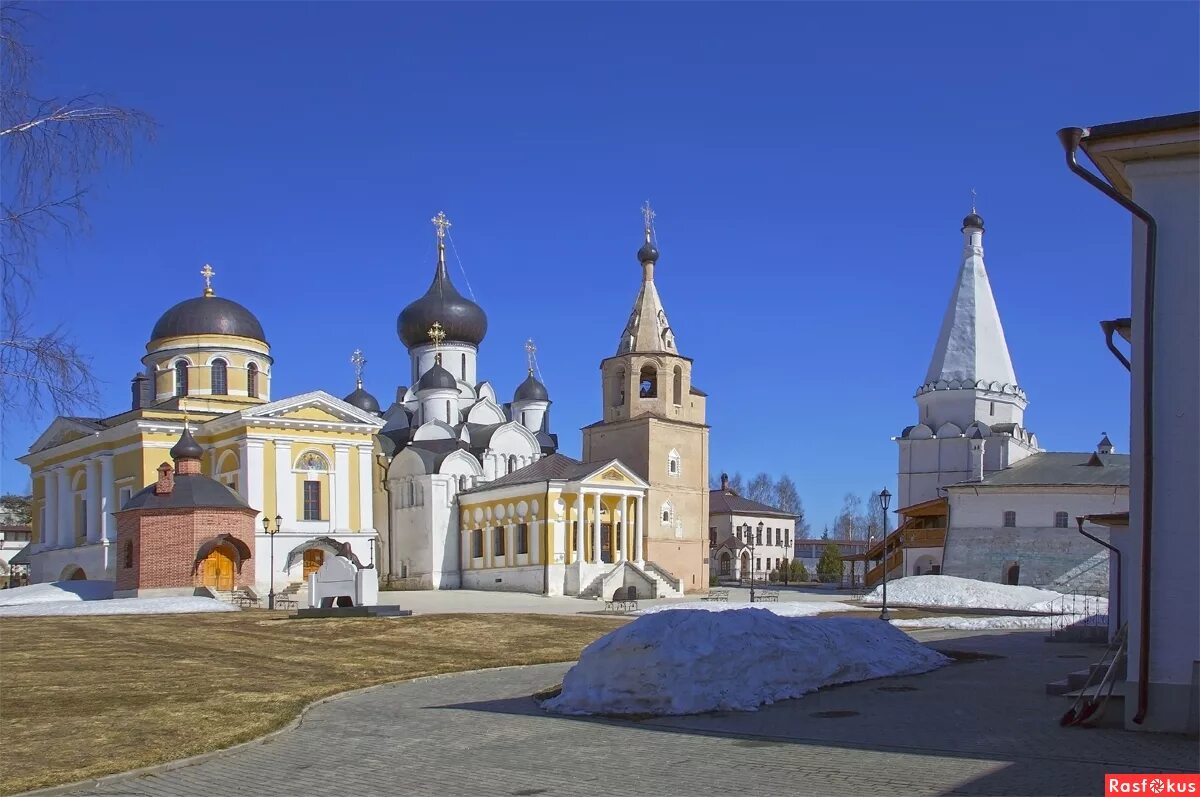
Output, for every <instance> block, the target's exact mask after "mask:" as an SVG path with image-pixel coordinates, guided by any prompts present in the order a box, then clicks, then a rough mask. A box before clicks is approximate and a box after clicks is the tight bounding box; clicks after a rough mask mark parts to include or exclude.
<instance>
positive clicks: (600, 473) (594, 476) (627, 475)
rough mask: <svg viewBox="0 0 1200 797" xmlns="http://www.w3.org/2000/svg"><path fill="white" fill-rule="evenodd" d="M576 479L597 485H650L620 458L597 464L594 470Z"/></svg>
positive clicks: (643, 486)
mask: <svg viewBox="0 0 1200 797" xmlns="http://www.w3.org/2000/svg"><path fill="white" fill-rule="evenodd" d="M578 481H580V482H583V483H585V484H588V485H591V486H597V487H604V486H608V487H641V488H646V487H649V486H650V485H648V484H647V483H646V482H645V481H643V480H642V479H641V478H640V477H639V476H638V475H637V474H636V473H634V472H633V471H632V470H630V469H629V468H628V467H626V466H625V465H624V464H623V463H622V462H621V461H620V460H616V459H614V460H610V461H608V462H605V463H600V464H597V466H596V470H594V471H592V472H591V473H589V474H587V475H586V476H584V477H582V478H580V479H578Z"/></svg>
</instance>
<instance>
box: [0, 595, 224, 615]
mask: <svg viewBox="0 0 1200 797" xmlns="http://www.w3.org/2000/svg"><path fill="white" fill-rule="evenodd" d="M236 611H238V609H237V607H236V606H231V605H229V604H228V603H222V602H221V601H219V600H214V599H213V598H198V597H193V596H190V595H189V596H186V597H180V598H116V599H112V600H95V601H79V600H73V601H62V600H60V601H39V602H37V603H24V604H15V605H8V606H0V617H59V616H64V615H72V616H82V615H98V614H194V613H197V612H236Z"/></svg>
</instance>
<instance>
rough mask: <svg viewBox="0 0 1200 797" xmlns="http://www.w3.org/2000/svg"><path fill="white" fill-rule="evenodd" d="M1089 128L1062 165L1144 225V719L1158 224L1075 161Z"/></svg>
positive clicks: (1144, 705)
mask: <svg viewBox="0 0 1200 797" xmlns="http://www.w3.org/2000/svg"><path fill="white" fill-rule="evenodd" d="M1087 135H1088V131H1087V130H1086V129H1084V128H1079V127H1064V128H1063V129H1062V130H1059V131H1058V140H1059V142H1060V143H1061V144H1062V147H1063V151H1064V152H1065V153H1066V157H1067V168H1069V169H1070V170H1071V171H1072V172H1074V173H1075V174H1077V175H1079V176H1080V177H1082V178H1083V179H1084V180H1085V181H1086V182H1087V183H1089V184H1090V185H1092V186H1093V187H1095V188H1096V189H1097V190H1099V191H1100V192H1101V193H1103V194H1104V195H1105V196H1107V197H1109V198H1110V199H1112V200H1113V201H1114V202H1116V203H1117V204H1119V205H1120V206H1121V207H1123V208H1125V209H1126V210H1128V211H1129V212H1130V213H1132V214H1133V215H1134V216H1137V217H1138V218H1139V219H1141V220H1142V222H1143V223H1145V225H1146V282H1145V287H1144V291H1145V293H1144V296H1143V297H1142V350H1141V359H1142V363H1141V364H1142V567H1141V603H1142V605H1141V611H1140V620H1139V622H1140V624H1141V628H1140V629H1139V634H1138V705H1137V713H1136V714H1134V716H1133V721H1134V723H1135V724H1137V725H1141V724H1142V723H1143V722H1145V721H1146V712H1147V710H1148V708H1149V703H1150V579H1151V566H1150V543H1151V539H1152V538H1151V529H1152V525H1151V520H1152V518H1153V513H1154V456H1153V455H1154V405H1153V403H1152V401H1153V395H1152V387H1153V381H1154V380H1153V377H1154V277H1155V265H1156V260H1157V252H1158V223H1157V222H1156V221H1155V220H1154V217H1153V216H1151V215H1150V214H1149V213H1148V212H1147V211H1146V210H1145V209H1144V208H1142V207H1141V206H1140V205H1137V204H1136V203H1134V202H1133V201H1132V200H1130V199H1128V198H1126V197H1124V196H1122V195H1121V194H1120V193H1119V192H1118V191H1117V190H1116V189H1114V188H1113V187H1112V186H1111V185H1109V184H1108V183H1106V182H1104V181H1103V180H1101V179H1100V178H1099V177H1097V176H1096V175H1094V174H1092V173H1091V172H1089V171H1088V170H1087V169H1085V168H1083V167H1082V166H1080V165H1079V162H1078V161H1077V160H1076V159H1075V153H1076V151H1077V150H1078V149H1079V142H1080V141H1082V140H1083V139H1084V138H1085V137H1086V136H1087Z"/></svg>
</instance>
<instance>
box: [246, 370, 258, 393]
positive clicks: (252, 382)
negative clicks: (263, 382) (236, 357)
mask: <svg viewBox="0 0 1200 797" xmlns="http://www.w3.org/2000/svg"><path fill="white" fill-rule="evenodd" d="M246 395H247V396H249V397H250V398H258V366H257V365H255V364H254V363H250V364H249V365H247V366H246Z"/></svg>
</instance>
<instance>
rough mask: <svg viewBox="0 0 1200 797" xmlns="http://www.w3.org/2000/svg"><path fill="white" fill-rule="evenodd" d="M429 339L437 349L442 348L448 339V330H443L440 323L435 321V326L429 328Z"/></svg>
mask: <svg viewBox="0 0 1200 797" xmlns="http://www.w3.org/2000/svg"><path fill="white" fill-rule="evenodd" d="M429 339H430V340H432V341H433V345H434V347H435V348H440V347H441V345H442V341H443V340H445V339H446V330H444V329H442V324H441V322H440V321H434V322H433V326H431V327H430V328H429Z"/></svg>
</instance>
